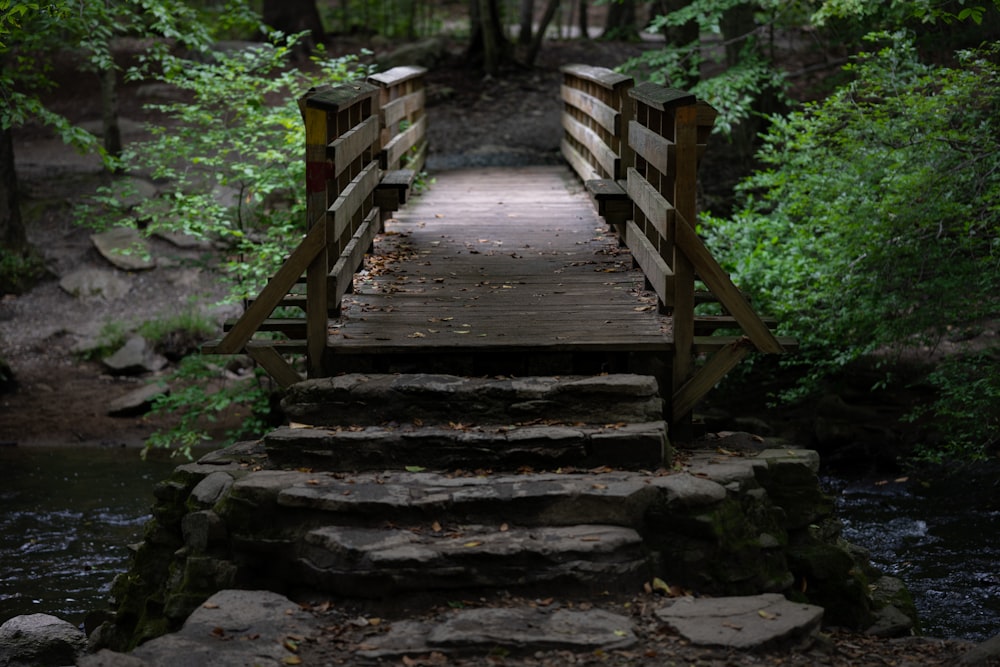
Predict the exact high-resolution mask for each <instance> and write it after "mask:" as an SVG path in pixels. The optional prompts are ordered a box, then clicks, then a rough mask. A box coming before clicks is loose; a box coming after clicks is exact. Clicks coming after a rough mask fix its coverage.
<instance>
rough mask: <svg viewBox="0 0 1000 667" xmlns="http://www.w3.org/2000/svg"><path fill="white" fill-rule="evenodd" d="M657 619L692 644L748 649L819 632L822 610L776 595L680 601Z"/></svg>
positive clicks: (684, 599) (661, 610)
mask: <svg viewBox="0 0 1000 667" xmlns="http://www.w3.org/2000/svg"><path fill="white" fill-rule="evenodd" d="M656 616H657V618H659V619H660V620H661V621H663V622H664V623H666V624H667V625H668V626H670V628H671V629H673V630H674V631H675V632H677V633H679V634H680V635H681V636H683V637H684V638H685V639H687V640H688V641H690V642H691V643H692V644H699V645H702V646H722V647H726V648H732V649H739V650H750V649H759V648H764V647H770V646H773V645H775V644H780V643H783V642H788V641H793V640H796V639H799V638H802V637H805V636H807V635H809V634H812V633H813V632H815V631H816V630H818V629H819V626H820V622H821V621H822V619H823V608H822V607H817V606H815V605H810V604H803V603H797V602H791V601H789V600H786V599H785V597H784V596H782V595H780V594H778V593H766V594H763V595H752V596H745V597H721V598H682V599H679V600H677V601H676V602H675V603H674V604H672V605H671V606H669V607H665V608H663V609H658V610H657V611H656Z"/></svg>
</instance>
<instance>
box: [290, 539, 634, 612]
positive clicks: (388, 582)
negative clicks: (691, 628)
mask: <svg viewBox="0 0 1000 667" xmlns="http://www.w3.org/2000/svg"><path fill="white" fill-rule="evenodd" d="M305 543H306V545H305V546H304V547H302V548H301V552H300V553H301V554H302V557H301V558H300V559H299V561H298V562H299V565H300V566H301V568H302V569H303V570H304V571H305V573H306V574H305V575H304V578H305V579H306V580H307V581H308V582H309V583H312V584H318V585H320V586H321V587H322V589H323V590H329V591H332V592H334V593H337V594H342V595H348V596H359V597H365V598H368V597H380V596H387V595H391V594H393V593H396V592H399V591H405V590H427V589H438V590H441V589H458V588H462V589H467V588H477V587H480V586H485V587H490V588H498V587H499V588H522V589H523V588H525V587H527V586H532V587H533V588H534V587H545V586H549V585H552V584H556V585H558V586H560V587H566V586H567V585H568V586H570V587H572V588H574V589H575V590H577V591H584V590H587V591H592V592H602V591H606V590H611V589H615V590H636V589H638V588H639V586H641V582H643V581H646V580H648V579H649V576H650V572H649V569H648V563H647V560H646V556H645V554H644V553H643V548H642V538H641V537H640V536H639V534H638V533H637V532H636V531H635V530H633V529H631V528H622V527H619V526H602V525H582V526H563V527H552V528H542V527H536V528H510V527H508V526H507V525H506V524H503V525H500V526H445V527H442V526H440V525H436V526H435V527H434V528H431V529H428V530H405V529H377V528H356V527H346V526H329V527H325V528H319V529H316V530H313V531H311V532H310V533H309V534H308V535H306V538H305Z"/></svg>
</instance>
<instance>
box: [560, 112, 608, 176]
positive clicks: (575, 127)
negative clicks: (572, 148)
mask: <svg viewBox="0 0 1000 667" xmlns="http://www.w3.org/2000/svg"><path fill="white" fill-rule="evenodd" d="M562 126H563V129H564V130H566V133H567V134H569V135H570V136H571V137H573V138H574V139H576V140H577V141H579V142H580V144H581V145H583V146H584V147H585V148H586V149H587V150H588V151H590V153H591V155H593V156H594V160H595V161H596V162H597V164H598V165H600V166H601V167H602V168H603V169H604V172H605V173H606V174H608V175H613V174H616V173H618V163H619V160H620V158H619V156H618V155H617V154H616V153H615V152H614V151H613V150H611V148H610V147H609V146H608V145H607V144H606V143H604V141H603V140H602V139H601V138H600V137H599V136H597V133H596V132H594V131H593V130H591V129H590V128H589V127H587V126H586V125H583V124H582V123H580V122H579V121H577V120H576V119H575V118H573V117H572V116H569V115H568V114H563V115H562ZM598 178H602V176H598Z"/></svg>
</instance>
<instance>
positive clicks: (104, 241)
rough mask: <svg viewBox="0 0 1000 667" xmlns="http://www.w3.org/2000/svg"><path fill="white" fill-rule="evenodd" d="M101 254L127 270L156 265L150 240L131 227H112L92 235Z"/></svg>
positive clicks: (139, 269)
mask: <svg viewBox="0 0 1000 667" xmlns="http://www.w3.org/2000/svg"><path fill="white" fill-rule="evenodd" d="M90 240H91V241H93V243H94V246H95V247H96V248H97V251H98V252H100V253H101V255H102V256H103V257H104V258H105V259H106V260H108V261H109V262H111V263H112V264H114V265H115V266H117V267H118V268H119V269H124V270H126V271H141V270H145V269H152V268H155V267H156V261H155V260H153V258H152V257H151V252H152V251H151V249H150V246H149V242H148V241H147V240H146V239H144V238H143V237H142V235H141V234H139V232H138V231H136V230H135V229H133V228H131V227H112V228H111V229H109V230H107V231H104V232H101V233H99V234H94V235H92V236H91V237H90Z"/></svg>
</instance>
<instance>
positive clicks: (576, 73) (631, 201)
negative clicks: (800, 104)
mask: <svg viewBox="0 0 1000 667" xmlns="http://www.w3.org/2000/svg"><path fill="white" fill-rule="evenodd" d="M563 75H564V84H563V94H562V97H563V101H564V112H563V126H564V128H565V130H566V138H565V140H564V142H563V154H564V155H565V156H566V159H567V161H568V162H569V163H570V164H571V165H572V166H573V168H574V170H575V171H576V172H577V174H578V175H580V177H581V178H582V179H583V180H584V182H585V183H586V185H587V189H588V190H589V191H590V192H591V194H592V195H594V197H595V199H596V201H597V205H598V210H599V212H600V213H601V215H603V216H604V217H605V219H606V220H607V221H608V222H609V224H611V225H612V226H614V228H615V229H616V230H617V231H618V232H619V234H620V236H621V238H622V240H623V242H624V244H625V245H626V246H627V247H628V248H629V250H630V251H631V252H632V256H633V258H634V260H635V262H636V264H638V266H639V267H640V268H641V269H642V271H643V274H644V275H645V276H646V280H647V282H648V284H649V286H650V287H651V288H652V289H653V291H655V292H656V295H657V298H658V301H659V304H660V309H661V311H665V312H669V313H670V314H671V316H672V317H671V323H672V334H673V360H672V378H671V384H672V389H671V392H670V393H671V408H670V412H671V421H672V422H674V423H679V422H682V421H684V420H686V419H687V418H688V417H689V415H690V412H691V410H692V409H693V408H694V406H695V404H696V403H697V402H698V401H700V400H701V399H702V398H703V397H704V396H705V395H706V394H707V393H708V392H709V390H711V388H712V387H713V386H715V384H716V383H717V382H718V381H719V380H720V379H722V377H723V376H724V375H725V374H726V373H728V372H729V371H730V370H732V368H733V367H734V366H735V365H736V364H738V363H739V362H740V361H741V360H742V359H743V358H744V357H745V356H746V355H747V354H748V353H749V352H750V351H751V350H752V349H756V350H759V351H761V352H765V353H773V354H778V353H781V352H784V346H783V344H782V342H779V341H778V339H777V338H775V336H774V334H773V333H772V332H771V330H770V329H769V327H768V324H766V323H765V322H764V320H762V319H761V318H760V317H759V316H758V315H757V313H756V312H755V311H754V310H753V308H752V307H751V306H750V304H749V303H748V301H747V300H746V298H745V297H744V295H743V294H742V293H741V292H740V291H739V290H738V289H737V288H736V287H735V286H734V285H733V283H732V281H731V280H730V278H729V275H728V274H727V273H726V272H725V271H724V270H723V269H722V268H721V267H720V266H719V264H718V263H717V262H716V261H715V259H714V258H713V257H712V255H711V253H710V252H709V250H708V248H707V247H706V246H705V244H704V243H703V242H702V240H701V238H700V237H699V236H698V234H697V233H696V231H695V224H696V219H697V174H698V163H699V160H700V158H701V157H702V155H704V153H705V149H706V143H707V141H708V137H709V135H710V134H711V132H712V127H713V125H714V123H715V117H716V112H715V110H714V109H713V108H712V107H711V106H709V105H708V104H706V103H705V102H700V101H698V100H697V99H695V97H694V96H693V95H691V94H689V93H685V92H683V91H679V90H673V89H669V88H665V87H663V86H659V85H656V84H652V83H644V84H641V85H639V86H636V87H633V86H632V81H631V79H629V78H627V77H624V76H622V75H620V74H615V73H614V72H611V71H610V70H604V69H601V68H592V67H585V66H580V65H571V66H567V67H564V68H563ZM623 96H627V97H628V101H623V99H622V98H623ZM616 151H617V153H616ZM696 281H701V282H702V283H703V284H704V285H705V287H707V289H708V291H709V292H710V294H711V296H712V298H713V299H714V300H715V301H717V302H718V303H719V304H720V305H721V307H722V309H723V311H724V312H725V313H726V314H725V315H723V316H714V317H704V316H698V315H696V314H695V307H696V303H695V299H696V294H697V292H696V289H695V287H696ZM699 322H701V323H710V325H711V327H712V328H715V327H726V326H731V327H732V328H739V329H741V330H742V331H743V332H744V334H745V335H744V336H736V337H732V336H728V337H727V336H697V335H696V333H697V329H696V326H697V325H698V324H699ZM789 342H790V341H789ZM701 354H709V355H710V356H709V357H708V359H707V361H706V362H705V363H704V364H703V365H702V366H701V367H699V368H697V369H696V368H695V363H694V362H695V359H696V357H697V356H698V355H701Z"/></svg>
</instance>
